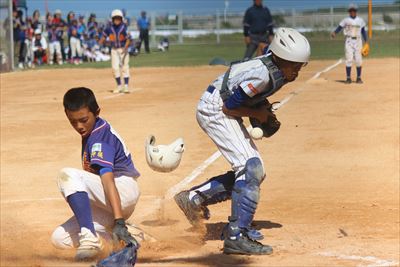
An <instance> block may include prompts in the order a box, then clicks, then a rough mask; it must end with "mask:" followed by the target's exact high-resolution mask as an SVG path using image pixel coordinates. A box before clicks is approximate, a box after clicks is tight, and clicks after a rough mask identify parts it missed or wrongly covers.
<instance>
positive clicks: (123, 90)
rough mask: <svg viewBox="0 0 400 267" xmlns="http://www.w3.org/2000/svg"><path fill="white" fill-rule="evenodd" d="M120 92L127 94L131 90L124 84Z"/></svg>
mask: <svg viewBox="0 0 400 267" xmlns="http://www.w3.org/2000/svg"><path fill="white" fill-rule="evenodd" d="M121 92H122V93H124V94H129V93H130V92H131V91H130V90H129V87H128V86H125V87H124V89H122V91H121Z"/></svg>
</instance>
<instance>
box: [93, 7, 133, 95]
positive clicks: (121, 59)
mask: <svg viewBox="0 0 400 267" xmlns="http://www.w3.org/2000/svg"><path fill="white" fill-rule="evenodd" d="M123 17H124V15H123V14H122V11H121V10H119V9H115V10H113V11H112V12H111V19H112V24H111V25H110V26H109V27H107V28H106V29H105V30H104V32H103V36H102V38H101V39H100V41H99V43H100V44H102V43H103V42H104V41H105V39H106V38H108V40H109V41H110V43H111V67H112V69H113V72H114V77H115V81H116V82H117V88H115V89H114V91H113V93H116V94H118V93H129V92H130V91H129V76H130V75H129V53H128V47H129V44H130V42H131V40H130V35H129V33H128V32H127V29H128V27H127V25H126V24H125V23H123ZM121 69H122V76H123V78H124V88H122V87H121Z"/></svg>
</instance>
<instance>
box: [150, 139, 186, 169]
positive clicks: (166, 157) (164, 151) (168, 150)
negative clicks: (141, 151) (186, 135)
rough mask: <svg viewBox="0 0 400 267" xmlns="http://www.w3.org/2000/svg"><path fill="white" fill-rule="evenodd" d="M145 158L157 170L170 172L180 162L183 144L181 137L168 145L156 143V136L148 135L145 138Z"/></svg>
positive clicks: (183, 148) (183, 149)
mask: <svg viewBox="0 0 400 267" xmlns="http://www.w3.org/2000/svg"><path fill="white" fill-rule="evenodd" d="M145 148H146V160H147V164H149V166H150V168H152V169H153V170H155V171H159V172H171V171H173V170H175V169H176V168H177V167H178V165H179V163H180V162H181V158H182V154H183V151H185V145H184V142H183V139H182V138H178V139H176V140H175V141H174V142H173V143H171V144H169V145H156V138H155V137H154V135H150V136H149V137H148V138H147V140H146V145H145Z"/></svg>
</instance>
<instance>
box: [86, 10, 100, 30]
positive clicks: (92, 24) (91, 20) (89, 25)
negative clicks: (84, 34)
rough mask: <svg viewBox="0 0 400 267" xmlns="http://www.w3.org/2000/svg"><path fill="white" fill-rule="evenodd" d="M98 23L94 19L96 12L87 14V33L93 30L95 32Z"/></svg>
mask: <svg viewBox="0 0 400 267" xmlns="http://www.w3.org/2000/svg"><path fill="white" fill-rule="evenodd" d="M97 28H98V24H97V21H96V14H94V13H92V14H90V16H89V19H88V23H87V29H88V34H89V35H90V34H91V33H93V32H97Z"/></svg>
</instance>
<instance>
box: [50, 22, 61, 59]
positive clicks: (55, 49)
mask: <svg viewBox="0 0 400 267" xmlns="http://www.w3.org/2000/svg"><path fill="white" fill-rule="evenodd" d="M60 35H61V31H60V30H59V28H57V25H56V24H52V25H51V29H50V30H49V31H48V32H47V36H48V39H49V50H50V54H49V64H50V65H53V61H54V53H55V54H56V55H55V56H56V58H57V63H58V64H59V65H62V64H63V61H62V54H61V44H60V41H59V40H60Z"/></svg>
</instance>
